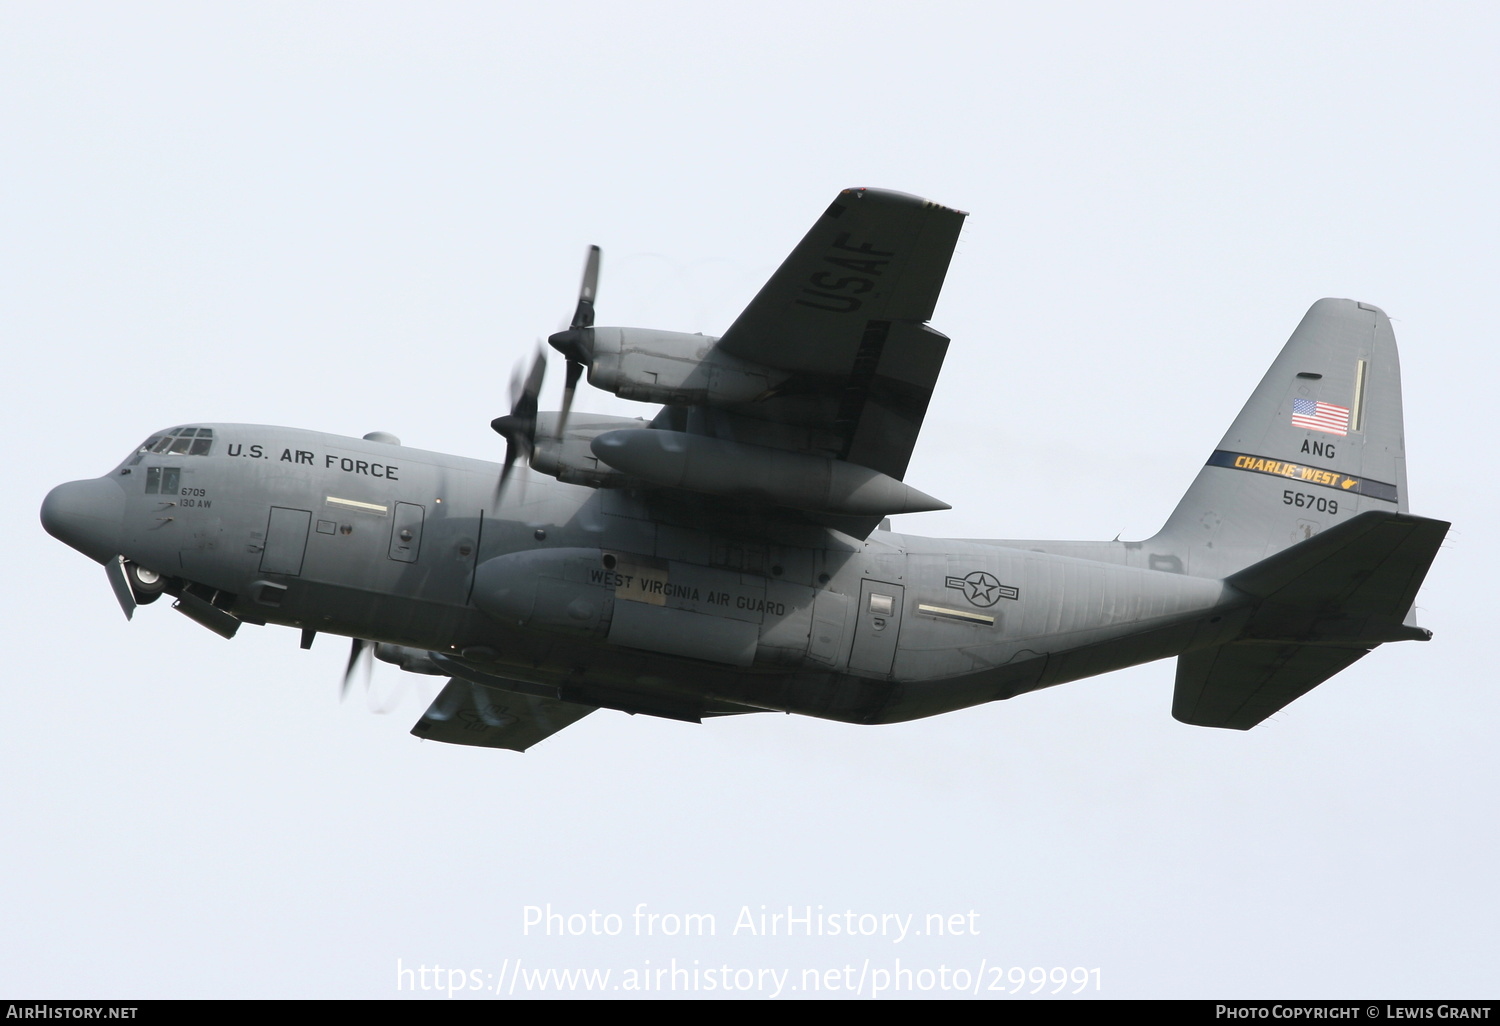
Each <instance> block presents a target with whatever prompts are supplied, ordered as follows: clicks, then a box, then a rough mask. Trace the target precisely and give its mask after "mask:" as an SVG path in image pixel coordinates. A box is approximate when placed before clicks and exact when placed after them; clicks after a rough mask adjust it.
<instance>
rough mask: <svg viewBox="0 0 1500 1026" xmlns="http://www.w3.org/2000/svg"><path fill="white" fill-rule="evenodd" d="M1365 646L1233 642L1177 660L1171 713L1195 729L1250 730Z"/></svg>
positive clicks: (1355, 657)
mask: <svg viewBox="0 0 1500 1026" xmlns="http://www.w3.org/2000/svg"><path fill="white" fill-rule="evenodd" d="M1367 652H1369V649H1368V648H1357V647H1348V646H1339V645H1295V644H1288V645H1277V644H1267V643H1265V642H1257V641H1235V642H1231V643H1230V644H1228V645H1215V646H1213V647H1212V648H1206V649H1201V650H1200V651H1197V652H1188V653H1187V654H1185V655H1182V656H1179V657H1178V658H1177V687H1176V690H1175V691H1174V692H1173V693H1172V716H1173V718H1174V719H1177V720H1181V721H1182V722H1183V723H1191V724H1193V725H1195V726H1199V727H1229V728H1231V729H1233V730H1249V729H1250V728H1251V727H1253V726H1255V725H1256V724H1257V723H1259V722H1260V721H1261V720H1263V719H1265V718H1266V717H1267V716H1270V715H1271V714H1272V713H1274V712H1277V711H1279V710H1280V709H1282V708H1283V707H1285V706H1287V705H1289V704H1291V703H1292V702H1294V701H1296V700H1297V699H1299V698H1301V697H1302V696H1303V695H1305V694H1307V693H1308V692H1309V691H1311V690H1312V689H1313V688H1315V687H1317V686H1318V685H1319V684H1321V683H1323V682H1324V681H1325V680H1327V679H1328V678H1329V677H1332V676H1333V675H1334V674H1335V673H1338V672H1339V671H1340V670H1342V669H1344V668H1345V667H1347V666H1349V665H1351V664H1353V663H1354V662H1356V661H1357V660H1358V659H1359V658H1360V657H1361V656H1363V655H1365V654H1366V653H1367Z"/></svg>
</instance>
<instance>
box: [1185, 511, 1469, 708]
mask: <svg viewBox="0 0 1500 1026" xmlns="http://www.w3.org/2000/svg"><path fill="white" fill-rule="evenodd" d="M1448 526H1449V525H1448V524H1446V523H1444V522H1443V521H1440V520H1428V519H1426V518H1425V517H1416V516H1411V515H1410V514H1406V513H1382V512H1370V513H1364V514H1361V515H1360V516H1357V517H1355V518H1353V519H1351V520H1348V521H1345V522H1344V523H1342V524H1340V525H1338V526H1337V527H1334V528H1330V529H1329V530H1327V531H1324V532H1322V533H1321V534H1317V535H1314V536H1313V537H1312V538H1309V539H1307V540H1306V541H1304V542H1301V543H1299V544H1297V545H1294V546H1292V547H1291V548H1289V549H1284V550H1282V551H1281V552H1278V553H1276V554H1275V555H1273V556H1269V557H1267V558H1266V559H1263V560H1261V561H1260V562H1259V563H1256V564H1255V565H1253V566H1249V567H1246V568H1245V569H1244V570H1241V571H1240V572H1239V573H1237V574H1234V575H1232V576H1231V577H1229V579H1228V583H1229V584H1231V585H1233V586H1234V587H1235V588H1236V589H1237V590H1239V591H1240V592H1243V593H1244V594H1245V595H1247V596H1250V597H1251V598H1252V599H1255V600H1256V605H1255V609H1254V611H1253V612H1252V614H1251V616H1250V618H1249V621H1248V622H1247V623H1246V625H1245V628H1244V631H1243V632H1242V634H1241V638H1240V640H1237V641H1233V642H1230V643H1228V644H1224V645H1215V646H1213V647H1211V648H1206V649H1201V650H1199V651H1196V652H1188V653H1185V654H1184V655H1182V656H1180V657H1178V660H1177V685H1176V690H1175V691H1174V693H1173V695H1172V715H1173V716H1174V717H1175V718H1176V719H1178V720H1181V721H1182V722H1183V723H1192V724H1196V725H1198V726H1203V727H1229V728H1233V729H1236V730H1249V729H1250V728H1251V727H1253V726H1255V725H1256V724H1257V723H1259V722H1260V721H1261V720H1264V719H1265V718H1266V717H1267V716H1270V715H1271V714H1272V713H1274V712H1276V711H1278V710H1279V709H1282V708H1283V707H1285V706H1286V705H1288V704H1289V703H1291V702H1293V701H1295V700H1296V699H1298V698H1300V697H1302V696H1303V695H1305V694H1307V692H1309V691H1311V690H1312V689H1313V688H1315V687H1317V686H1318V685H1319V684H1321V683H1323V681H1325V680H1327V679H1328V678H1329V677H1332V676H1333V675H1334V674H1336V673H1338V672H1339V671H1340V670H1342V669H1344V668H1345V667H1347V666H1349V665H1351V664H1352V663H1354V662H1355V661H1356V660H1358V659H1359V658H1361V657H1362V656H1364V655H1365V654H1366V653H1368V652H1369V651H1370V650H1371V649H1372V648H1374V647H1375V646H1376V645H1379V644H1380V643H1382V642H1385V641H1403V640H1423V641H1425V640H1426V639H1427V638H1429V637H1431V633H1430V632H1428V631H1425V630H1422V629H1421V628H1419V627H1416V626H1414V625H1413V624H1411V623H1409V622H1408V621H1409V619H1410V612H1411V609H1412V603H1413V601H1414V600H1415V599H1416V595H1417V589H1418V588H1420V587H1421V585H1422V579H1423V578H1424V577H1426V576H1427V569H1428V567H1429V566H1431V565H1432V560H1433V558H1434V557H1435V556H1436V555H1437V550H1438V547H1439V546H1440V545H1441V544H1442V541H1443V538H1444V536H1446V534H1447V533H1448Z"/></svg>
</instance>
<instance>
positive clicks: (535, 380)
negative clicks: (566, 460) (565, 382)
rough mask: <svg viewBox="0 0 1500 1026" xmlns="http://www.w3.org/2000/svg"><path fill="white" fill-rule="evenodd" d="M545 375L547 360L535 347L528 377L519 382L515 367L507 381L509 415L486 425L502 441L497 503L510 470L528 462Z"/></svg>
mask: <svg viewBox="0 0 1500 1026" xmlns="http://www.w3.org/2000/svg"><path fill="white" fill-rule="evenodd" d="M546 373H547V357H546V354H545V353H543V352H542V347H541V346H540V345H538V346H537V350H536V359H535V360H533V361H532V363H531V371H530V373H528V374H527V375H526V377H525V378H524V379H522V377H521V370H520V368H519V367H518V368H516V372H515V374H514V375H513V376H512V378H511V382H510V399H511V403H510V412H509V413H507V414H506V415H505V416H503V417H496V418H495V419H494V420H492V421H490V427H491V428H493V429H494V430H495V433H496V434H498V435H500V436H501V437H503V438H504V439H505V465H504V467H503V469H501V471H500V480H499V481H498V482H496V484H495V501H496V502H497V503H498V502H499V501H500V495H501V493H502V492H504V491H505V482H506V481H507V480H508V479H509V478H510V472H511V468H512V467H514V466H515V465H516V461H517V460H530V459H531V453H532V450H534V449H535V448H536V402H537V396H538V395H540V394H541V391H542V378H543V377H544V376H545V375H546Z"/></svg>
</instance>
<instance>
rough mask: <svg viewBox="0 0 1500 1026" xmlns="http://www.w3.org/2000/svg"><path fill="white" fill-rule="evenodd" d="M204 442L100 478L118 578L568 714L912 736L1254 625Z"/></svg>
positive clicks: (1041, 560) (925, 551) (374, 449)
mask: <svg viewBox="0 0 1500 1026" xmlns="http://www.w3.org/2000/svg"><path fill="white" fill-rule="evenodd" d="M209 427H210V428H211V429H212V435H213V438H214V443H213V446H212V449H211V451H210V452H209V453H208V454H206V455H188V454H180V455H174V454H166V453H163V454H150V453H147V454H144V455H138V456H136V457H133V458H132V461H130V462H128V463H127V464H124V465H122V466H121V467H119V468H117V469H116V470H115V471H114V472H112V473H111V474H110V475H109V476H108V478H107V479H108V480H112V481H113V482H114V483H115V484H116V485H118V486H119V487H120V488H121V489H123V491H124V493H125V506H124V509H125V512H124V522H123V525H122V533H121V537H120V544H119V550H120V552H121V553H122V554H123V555H124V557H125V558H126V559H127V560H130V561H133V562H135V563H137V564H140V565H141V566H143V567H147V568H150V569H152V570H155V571H157V572H158V573H161V574H163V575H166V576H169V577H174V578H180V579H182V580H183V581H188V582H193V583H195V584H197V585H201V586H203V587H205V588H209V589H214V590H216V591H217V592H219V593H220V595H219V602H220V604H221V605H223V606H225V607H227V609H228V611H229V612H231V613H233V614H234V615H235V616H237V617H238V618H240V619H241V620H244V621H247V622H251V623H274V624H282V625H286V626H291V627H299V628H303V629H304V630H311V631H317V632H320V633H331V634H339V635H346V636H351V637H358V638H365V639H369V640H373V641H378V642H381V643H385V644H389V645H399V646H403V647H406V648H410V649H414V650H420V651H430V652H434V653H438V654H440V655H442V656H447V657H449V658H452V659H457V660H461V661H462V662H463V663H464V664H465V665H467V666H470V667H474V668H478V669H480V670H482V671H483V672H484V673H488V674H493V675H495V676H496V677H501V678H506V679H512V680H516V681H524V682H530V683H532V684H536V685H541V686H543V687H546V688H556V689H560V691H559V693H562V694H565V695H566V696H568V697H569V700H572V701H591V702H593V703H594V704H598V705H605V706H609V707H613V708H625V709H630V710H632V711H636V710H638V711H643V712H653V711H658V710H660V709H667V710H669V711H668V713H667V714H668V715H672V714H674V713H673V712H672V711H671V710H676V714H683V715H688V716H693V715H695V714H696V715H711V714H713V713H715V712H734V711H748V710H750V709H759V710H784V711H788V712H796V713H802V714H806V715H812V716H821V717H827V718H831V719H838V720H846V721H851V722H867V723H873V722H892V721H897V720H906V719H913V718H917V717H921V716H928V715H933V714H936V713H940V712H946V711H949V710H952V709H957V708H962V707H964V706H969V705H974V704H977V703H980V702H985V701H990V700H994V699H999V698H1009V697H1011V696H1012V695H1016V694H1019V693H1022V692H1025V691H1030V690H1034V689H1036V688H1040V687H1045V686H1048V685H1051V684H1059V683H1063V682H1065V681H1069V680H1076V679H1079V678H1082V677H1085V676H1089V675H1092V674H1096V673H1101V672H1104V671H1107V670H1111V669H1116V668H1119V667H1123V666H1129V665H1133V664H1136V663H1141V662H1145V661H1148V660H1152V659H1159V658H1164V657H1167V656H1171V655H1176V654H1178V653H1180V652H1183V651H1187V650H1190V649H1194V648H1198V647H1201V646H1204V645H1209V644H1215V643H1218V642H1220V641H1221V640H1223V639H1225V638H1227V637H1231V636H1232V635H1233V633H1234V630H1235V629H1236V628H1237V624H1238V622H1239V619H1240V618H1239V617H1238V616H1237V615H1236V613H1237V611H1238V609H1239V608H1240V607H1241V606H1242V605H1243V603H1242V602H1241V601H1240V600H1239V596H1237V594H1236V593H1235V592H1234V590H1233V589H1232V588H1229V587H1228V586H1226V585H1225V584H1224V583H1223V582H1221V581H1219V580H1208V579H1203V578H1195V577H1190V576H1186V575H1183V574H1180V573H1168V572H1162V571H1159V570H1152V569H1145V568H1143V567H1140V566H1131V565H1128V562H1129V560H1128V559H1127V558H1126V557H1125V556H1124V555H1121V553H1122V552H1123V550H1121V549H1119V548H1118V547H1116V548H1105V547H1103V546H1101V547H1100V550H1099V552H1098V553H1097V556H1098V558H1094V559H1080V558H1074V557H1070V556H1061V555H1056V554H1050V553H1047V552H1043V551H1039V550H1038V548H1036V547H1033V543H1013V542H1012V543H1007V542H1002V541H994V542H989V541H955V540H941V539H928V538H921V537H914V536H910V535H901V534H896V533H893V532H891V531H888V530H877V531H874V532H871V533H870V535H869V537H868V538H867V539H865V540H860V539H859V538H856V537H852V536H850V535H848V534H845V533H843V532H841V531H839V530H836V529H834V528H831V527H827V526H820V525H816V524H813V523H806V524H797V523H789V522H788V521H787V519H786V518H785V517H783V516H767V515H766V512H767V511H766V510H764V509H761V510H756V509H752V508H746V509H742V510H738V511H733V512H726V511H725V509H724V508H723V504H722V503H720V504H719V505H717V506H715V507H714V510H713V515H712V516H708V515H700V511H699V510H697V509H696V508H695V506H694V503H693V501H692V497H691V496H689V497H687V499H685V500H684V499H682V498H680V497H679V496H675V495H674V496H670V497H662V496H661V495H660V494H659V493H656V494H653V493H651V492H650V491H641V492H638V491H635V490H631V489H597V490H596V489H590V488H586V487H580V486H575V485H567V484H561V483H559V482H557V481H555V480H552V479H550V478H546V477H542V476H539V475H536V474H531V473H529V472H524V473H523V474H521V475H518V476H519V477H524V480H520V479H516V480H512V481H511V482H510V483H509V484H508V486H507V488H506V490H505V491H504V493H503V495H502V496H501V499H500V502H499V504H498V506H497V503H496V491H497V482H498V480H499V478H500V472H501V467H500V466H499V465H498V464H495V463H489V462H484V461H479V460H471V459H465V458H462V457H457V456H448V455H443V454H440V453H433V452H425V451H422V450H418V449H412V448H408V447H404V446H400V445H396V444H388V443H385V442H380V441H369V440H363V439H354V438H344V437H339V436H335V435H326V434H320V433H316V432H310V431H300V430H293V429H287V428H275V427H259V426H249V425H233V424H215V425H209ZM174 470H175V471H176V472H175V473H172V471H174ZM153 484H154V488H153V487H152V485H153ZM168 484H171V485H175V492H168V490H167V487H166V485H168ZM148 492H149V493H148ZM704 525H712V526H711V527H707V526H704Z"/></svg>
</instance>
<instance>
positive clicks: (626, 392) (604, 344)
mask: <svg viewBox="0 0 1500 1026" xmlns="http://www.w3.org/2000/svg"><path fill="white" fill-rule="evenodd" d="M718 341H719V340H718V339H716V338H711V337H709V336H707V335H688V334H685V333H683V332H677V331H654V330H651V329H648V328H569V329H568V330H567V331H559V332H558V333H557V334H555V335H553V336H552V337H551V338H549V339H548V340H547V342H548V343H549V344H550V345H551V346H552V348H554V349H556V350H557V351H558V352H560V353H562V354H563V355H564V356H566V357H567V358H568V362H569V364H570V365H573V364H578V365H582V366H583V367H584V368H585V369H586V370H587V371H588V378H589V384H591V385H593V386H594V387H595V388H599V389H603V390H604V391H606V392H613V393H614V394H615V395H617V396H619V397H620V398H621V399H634V400H637V401H639V402H643V403H660V404H662V405H664V406H729V405H733V404H736V403H748V402H754V401H755V400H756V399H758V398H760V397H762V396H766V395H769V394H771V393H772V392H773V391H774V390H775V389H777V388H778V387H780V386H781V385H782V384H783V383H784V382H785V381H786V380H787V378H788V377H790V375H788V374H787V373H786V372H784V371H777V370H774V369H772V368H770V367H765V366H762V365H760V364H756V363H751V362H749V361H747V360H742V359H740V358H738V357H735V356H731V355H730V354H728V353H726V352H724V351H723V350H721V349H719V348H717V347H716V345H715V343H717V342H718Z"/></svg>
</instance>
